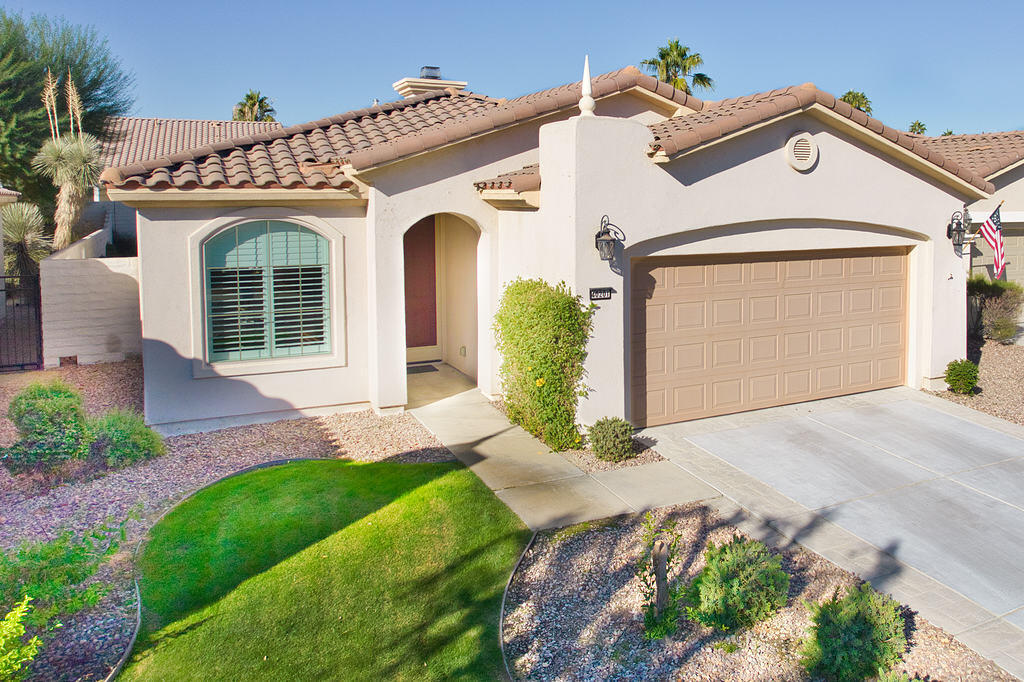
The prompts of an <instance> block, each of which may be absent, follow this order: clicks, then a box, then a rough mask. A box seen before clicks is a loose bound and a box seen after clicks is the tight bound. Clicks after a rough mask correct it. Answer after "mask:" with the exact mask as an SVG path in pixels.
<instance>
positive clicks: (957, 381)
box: [945, 360, 978, 395]
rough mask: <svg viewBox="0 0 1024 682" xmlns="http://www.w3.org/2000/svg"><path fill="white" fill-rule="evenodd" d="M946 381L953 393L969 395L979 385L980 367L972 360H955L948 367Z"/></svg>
mask: <svg viewBox="0 0 1024 682" xmlns="http://www.w3.org/2000/svg"><path fill="white" fill-rule="evenodd" d="M945 379H946V384H947V385H948V386H949V390H951V391H953V393H961V394H964V395H968V394H970V393H973V392H974V387H975V386H977V385H978V366H977V365H976V364H974V363H973V362H971V361H970V360H953V361H952V362H950V363H949V364H948V365H946V376H945Z"/></svg>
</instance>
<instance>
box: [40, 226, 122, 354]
mask: <svg viewBox="0 0 1024 682" xmlns="http://www.w3.org/2000/svg"><path fill="white" fill-rule="evenodd" d="M104 244H105V242H104ZM62 253H63V252H58V253H57V254H54V255H53V256H50V257H49V258H45V259H44V260H43V261H42V262H41V263H40V264H39V276H40V286H41V287H42V290H41V299H42V310H41V317H42V327H43V365H44V366H45V367H57V366H59V365H60V359H61V358H62V357H68V356H77V358H78V363H79V364H82V365H86V364H91V363H95V362H115V361H118V360H124V359H125V356H126V355H129V354H135V353H139V352H141V350H142V326H141V323H140V318H139V263H138V259H137V258H77V259H68V258H61V257H59V256H60V255H61V254H62Z"/></svg>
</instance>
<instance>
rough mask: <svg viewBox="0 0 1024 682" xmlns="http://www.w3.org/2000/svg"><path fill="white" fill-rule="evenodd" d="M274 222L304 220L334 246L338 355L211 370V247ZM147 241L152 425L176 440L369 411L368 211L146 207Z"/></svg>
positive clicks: (146, 350) (143, 251) (146, 354)
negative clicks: (259, 223)
mask: <svg viewBox="0 0 1024 682" xmlns="http://www.w3.org/2000/svg"><path fill="white" fill-rule="evenodd" d="M268 219H269V220H290V221H293V222H296V223H298V224H300V225H304V226H306V227H309V228H310V229H313V230H315V231H316V232H318V233H319V234H321V235H323V236H324V237H326V238H327V239H328V240H329V242H330V261H331V268H330V276H331V287H330V295H331V300H332V306H331V337H332V343H333V350H332V352H331V353H328V354H323V355H312V356H307V357H301V358H289V359H273V360H258V361H243V362H231V363H221V364H220V365H218V366H217V367H211V366H210V365H208V364H207V363H205V362H204V361H203V358H204V357H205V333H204V315H203V306H204V301H203V296H204V292H203V289H204V283H203V265H202V255H201V254H202V244H203V242H204V241H205V240H206V239H208V238H209V237H211V236H212V235H214V234H216V233H218V232H220V231H221V230H223V229H225V228H228V227H231V226H232V225H237V224H240V223H244V222H247V221H250V220H268ZM138 234H139V262H140V281H141V287H140V289H141V290H140V298H141V302H142V311H141V312H142V327H143V329H144V330H145V338H144V339H143V343H142V352H143V367H144V371H145V376H146V382H145V402H146V420H147V421H148V422H149V423H151V424H155V425H158V426H159V427H160V428H161V430H162V431H164V432H165V433H175V432H184V431H195V430H206V429H212V428H219V427H221V426H225V425H230V424H235V423H243V422H244V423H251V422H253V421H260V420H272V419H281V418H285V417H289V416H296V415H300V414H316V413H318V412H325V411H326V412H333V411H338V410H340V409H345V408H346V407H362V406H364V405H365V403H366V401H367V397H368V394H367V371H366V368H367V349H366V334H365V327H364V326H363V322H362V321H363V320H365V319H366V317H367V310H366V246H365V241H364V220H363V217H362V209H361V208H347V207H340V206H339V207H317V208H300V207H294V208H244V209H232V208H223V207H221V208H218V207H208V208H142V209H140V210H139V225H138Z"/></svg>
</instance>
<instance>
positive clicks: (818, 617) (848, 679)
mask: <svg viewBox="0 0 1024 682" xmlns="http://www.w3.org/2000/svg"><path fill="white" fill-rule="evenodd" d="M807 608H808V609H810V611H811V630H810V635H809V637H808V638H807V639H805V640H804V643H803V646H802V647H801V650H800V662H801V663H802V664H803V666H804V668H806V669H807V671H808V672H809V673H810V674H811V675H820V676H822V677H824V678H825V679H828V680H836V681H838V682H853V681H854V680H863V679H866V678H869V677H871V676H873V675H875V674H877V673H878V671H879V670H888V669H889V668H891V667H893V666H894V665H895V664H896V663H898V662H899V661H900V659H901V658H902V656H903V652H904V651H905V650H906V648H907V637H906V635H905V634H904V631H903V629H904V626H905V624H904V621H903V616H902V615H901V614H900V613H899V611H898V610H897V608H896V604H895V602H893V601H892V600H891V599H889V598H888V597H885V596H883V595H881V594H879V593H877V592H875V591H874V590H873V589H871V585H870V583H864V584H863V585H861V586H860V587H858V588H853V589H851V590H850V591H849V592H847V594H846V596H844V597H843V598H842V599H840V598H839V592H838V590H837V591H836V593H835V594H833V595H832V597H831V598H830V599H828V600H826V601H824V602H822V603H821V604H807Z"/></svg>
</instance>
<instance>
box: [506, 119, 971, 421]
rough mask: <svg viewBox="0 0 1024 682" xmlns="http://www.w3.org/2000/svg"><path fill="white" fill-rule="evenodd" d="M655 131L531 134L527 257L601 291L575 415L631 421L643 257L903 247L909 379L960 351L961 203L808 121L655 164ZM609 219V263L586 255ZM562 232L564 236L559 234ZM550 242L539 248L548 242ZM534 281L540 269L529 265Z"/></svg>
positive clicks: (605, 127) (928, 375)
mask: <svg viewBox="0 0 1024 682" xmlns="http://www.w3.org/2000/svg"><path fill="white" fill-rule="evenodd" d="M798 131H806V132H809V133H811V134H812V135H813V136H814V139H815V142H816V143H817V144H818V147H819V150H820V154H819V160H818V163H817V165H816V166H815V167H814V168H813V169H812V170H811V171H810V172H806V173H800V172H797V171H795V170H793V169H791V168H790V167H789V166H788V165H787V162H786V158H785V152H784V146H785V143H786V141H787V140H788V138H789V137H790V136H791V135H792V134H794V133H796V132H798ZM650 139H651V134H650V132H649V131H648V129H647V128H646V127H644V126H642V125H639V124H637V123H634V122H631V121H625V120H618V119H611V118H603V117H600V116H598V117H592V118H582V117H581V118H573V119H570V120H568V121H565V122H559V123H554V124H551V125H548V126H545V127H544V128H543V129H542V130H541V148H540V162H541V168H542V172H543V177H544V183H543V185H542V188H541V202H540V203H541V208H540V210H539V211H537V212H536V213H535V214H532V215H530V214H522V215H521V216H520V217H519V221H521V222H523V223H528V222H533V223H535V225H534V228H533V229H532V230H531V234H532V235H533V236H534V238H537V239H540V240H542V241H539V242H538V243H536V244H535V245H534V250H535V251H536V252H544V251H545V250H546V249H552V250H559V252H560V253H566V252H565V251H564V248H565V239H564V237H562V236H561V235H560V232H561V231H563V230H565V229H566V227H569V229H570V230H572V231H574V233H575V238H574V240H572V244H571V252H570V253H571V255H570V253H566V256H567V257H566V258H565V265H564V266H563V267H561V268H560V269H559V270H558V271H556V272H552V273H551V274H552V275H553V276H552V277H551V279H552V280H556V279H562V278H564V279H566V280H567V281H569V282H570V283H571V284H572V286H573V287H574V289H575V290H576V291H577V292H579V293H581V294H583V295H584V296H585V295H586V294H587V290H588V289H589V288H590V287H604V286H610V287H613V288H614V289H615V292H616V293H615V295H614V296H613V297H612V299H611V300H610V301H605V302H602V303H601V305H600V308H599V310H598V311H597V314H596V318H595V329H594V335H593V338H592V339H591V342H590V345H589V349H588V350H589V355H588V360H587V367H586V369H587V383H588V385H589V386H590V388H591V392H590V393H589V395H588V397H587V398H585V399H584V400H583V401H582V403H581V406H580V418H581V420H582V421H583V422H584V423H592V422H593V421H595V420H596V419H598V418H600V417H602V416H606V415H618V416H625V417H628V416H629V415H628V409H629V407H628V403H629V391H630V387H629V381H628V377H629V346H628V344H629V333H630V331H629V330H630V319H629V315H628V301H629V298H630V288H629V275H628V273H629V269H630V268H629V262H630V259H631V258H635V257H638V256H649V255H668V254H702V253H707V254H710V253H746V252H757V251H791V250H811V249H813V250H818V249H840V248H854V247H869V246H892V245H905V246H908V247H911V255H910V274H909V277H910V280H909V281H910V286H909V289H910V291H909V298H910V300H909V303H910V305H909V310H910V313H909V314H910V320H909V340H908V347H909V357H908V359H907V366H908V376H907V382H908V383H909V384H910V385H912V386H923V385H932V384H933V383H934V382H935V380H936V378H937V377H940V376H941V375H942V373H943V371H944V368H945V365H946V363H947V362H949V361H950V360H952V359H955V358H959V357H963V356H964V355H965V353H966V347H965V344H966V340H965V339H966V334H965V325H966V319H965V318H966V312H965V309H966V302H965V294H964V277H965V274H964V268H963V265H962V263H961V262H960V260H959V258H958V257H957V256H956V255H955V254H954V253H953V249H952V247H951V245H950V244H949V241H948V240H947V239H946V237H945V225H946V222H947V220H948V218H949V215H950V213H951V212H952V211H953V210H955V209H956V208H958V207H959V206H960V205H961V204H962V197H958V196H955V195H954V194H952V193H951V192H950V191H949V190H947V189H946V188H944V187H941V186H939V185H938V184H937V183H935V182H934V181H932V180H929V179H926V178H924V177H922V176H920V175H918V174H916V173H915V172H914V171H912V170H909V169H908V168H905V167H901V166H900V165H899V164H898V162H894V161H893V160H891V159H890V158H889V157H886V156H882V155H881V154H880V153H879V152H877V151H875V150H873V149H870V148H869V147H867V146H865V145H863V144H862V143H860V142H858V141H856V140H854V139H852V138H848V137H846V136H845V135H843V134H842V133H839V132H836V130H835V129H834V128H832V127H831V126H828V125H826V124H824V123H822V122H820V121H819V120H817V119H816V118H814V117H812V116H811V115H809V114H801V115H798V116H794V117H789V118H785V119H782V120H780V121H777V122H775V123H773V124H770V125H768V126H765V127H763V128H761V129H760V130H757V131H753V132H750V133H747V134H745V135H743V136H739V137H736V138H733V139H732V140H727V141H724V142H722V143H720V144H717V145H714V146H713V147H710V148H708V149H706V150H702V151H699V152H697V153H693V154H690V155H688V156H684V157H682V158H679V159H676V160H674V161H672V162H670V163H669V164H666V165H664V166H662V165H656V164H654V163H652V162H651V161H650V159H648V158H647V157H646V155H645V154H644V149H645V147H646V143H647V142H648V141H650ZM605 214H607V215H608V216H609V217H610V218H611V221H612V222H613V223H615V224H616V225H618V226H619V227H620V228H622V230H623V231H624V232H625V234H626V242H625V244H626V249H625V251H624V252H622V253H619V254H617V257H616V260H615V261H614V262H613V263H611V264H609V263H605V262H602V261H601V260H600V259H599V257H598V254H597V251H596V250H595V248H594V233H595V232H596V231H597V228H598V225H599V223H600V220H601V216H602V215H605ZM563 234H564V233H563ZM545 237H546V239H545ZM536 269H537V270H538V271H542V270H548V269H549V268H546V267H544V266H543V265H541V264H540V263H538V265H537V267H536Z"/></svg>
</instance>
